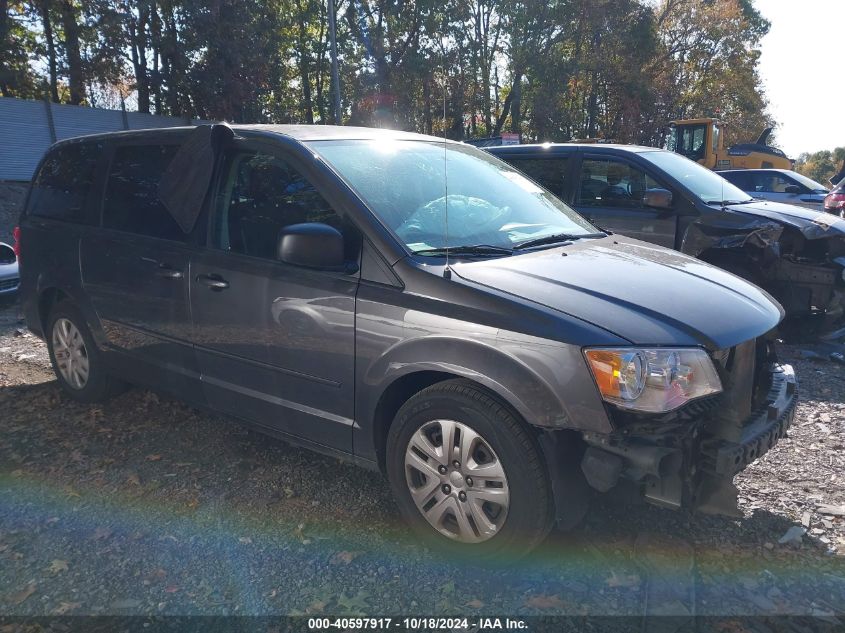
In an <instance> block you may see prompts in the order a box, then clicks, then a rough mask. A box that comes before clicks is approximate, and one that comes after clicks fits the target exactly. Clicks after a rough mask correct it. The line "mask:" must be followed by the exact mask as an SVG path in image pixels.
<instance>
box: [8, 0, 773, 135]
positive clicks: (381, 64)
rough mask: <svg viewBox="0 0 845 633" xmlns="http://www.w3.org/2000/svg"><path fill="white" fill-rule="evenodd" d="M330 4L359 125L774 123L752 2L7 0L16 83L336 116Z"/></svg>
mask: <svg viewBox="0 0 845 633" xmlns="http://www.w3.org/2000/svg"><path fill="white" fill-rule="evenodd" d="M329 1H334V2H336V8H337V42H338V51H339V58H340V74H341V92H342V94H341V98H342V105H343V113H344V114H343V119H344V121H343V122H344V123H348V124H358V125H377V126H389V127H397V128H404V129H413V130H418V131H421V132H427V133H435V134H444V133H445V134H447V135H448V136H450V137H453V138H467V137H477V136H487V135H496V134H499V133H501V132H504V131H513V132H519V133H521V134H522V136H523V138H524V139H525V140H541V141H545V140H550V141H561V140H568V139H572V138H583V137H599V138H609V139H615V140H618V141H622V142H639V143H650V144H654V143H658V142H660V141H661V140H662V135H663V133H664V131H665V129H666V126H667V124H668V122H669V121H670V120H672V119H677V118H691V117H698V116H718V117H719V118H722V119H723V120H726V121H727V122H728V123H730V124H731V128H730V130H731V133H732V134H733V135H734V138H733V139H729V140H741V141H749V140H753V138H755V137H756V135H757V134H759V132H760V131H761V129H762V128H763V127H764V126H766V125H768V124H770V123H771V121H770V118H769V116H768V115H767V113H766V99H765V96H764V94H763V91H762V89H761V86H760V80H759V77H758V75H757V65H758V59H759V52H758V51H757V48H756V47H757V46H758V45H759V42H760V39H761V38H762V37H763V36H764V35H765V34H766V33H767V32H768V29H769V24H768V22H766V20H765V19H764V18H763V17H762V16H761V15H760V14H759V12H758V11H757V10H756V9H755V7H754V5H753V3H752V0H660V1H659V2H657V3H655V2H654V1H653V0H445V1H440V0H267V1H260V0H239V1H238V2H234V1H233V0H212V2H200V1H199V0H31V1H29V2H9V0H0V9H3V15H4V16H5V20H4V22H2V24H0V56H2V58H0V61H2V66H0V68H2V75H0V88H2V91H3V94H8V95H13V96H24V97H38V96H43V95H44V94H49V95H50V96H51V98H52V99H54V100H56V101H68V100H71V99H77V100H83V101H84V102H85V103H88V104H92V105H104V106H107V107H108V106H110V107H116V105H117V106H119V104H120V101H121V99H126V100H127V102H128V105H129V107H130V108H133V107H135V108H137V109H139V110H141V111H149V112H158V113H162V114H169V115H178V116H194V117H200V118H205V119H223V120H229V121H234V122H306V123H312V122H316V123H327V122H333V116H332V114H331V112H332V107H331V87H330V86H331V82H330V74H329V73H330V63H329V52H328V51H329V44H328V25H327V10H328V5H327V2H329ZM77 50H78V53H75V51H77ZM80 91H82V92H83V93H84V94H82V96H81V97H80Z"/></svg>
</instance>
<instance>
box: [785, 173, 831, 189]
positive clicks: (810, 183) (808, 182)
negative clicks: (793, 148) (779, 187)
mask: <svg viewBox="0 0 845 633" xmlns="http://www.w3.org/2000/svg"><path fill="white" fill-rule="evenodd" d="M789 175H790V176H791V177H792V179H793V180H797V181H798V182H800V183H801V184H802V185H804V186H805V187H807V189H809V190H810V191H812V192H813V193H828V189H827V187H825V186H824V185H823V184H821V183H819V182H816V181H815V180H813V179H812V178H807V177H806V176H804V175H802V174H799V173H798V172H797V171H792V172H789Z"/></svg>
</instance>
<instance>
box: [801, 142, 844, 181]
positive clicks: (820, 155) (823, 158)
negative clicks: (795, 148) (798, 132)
mask: <svg viewBox="0 0 845 633" xmlns="http://www.w3.org/2000/svg"><path fill="white" fill-rule="evenodd" d="M843 168H845V147H837V148H836V149H835V150H833V151H832V152H831V151H829V150H822V151H820V152H814V153H812V154H811V153H809V152H804V153H803V154H801V155H800V156H799V157H798V158H797V159H796V161H795V171H797V172H798V173H799V174H804V175H805V176H807V178H812V179H813V180H815V181H816V182H820V183H821V184H823V185H829V184H830V179H831V177H832V176H834V175H835V174H838V173H839V172H840V170H842V169H843Z"/></svg>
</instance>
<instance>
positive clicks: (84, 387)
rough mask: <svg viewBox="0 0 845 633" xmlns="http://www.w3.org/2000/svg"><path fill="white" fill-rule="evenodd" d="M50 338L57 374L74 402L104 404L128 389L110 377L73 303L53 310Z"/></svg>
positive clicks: (49, 330) (62, 304)
mask: <svg viewBox="0 0 845 633" xmlns="http://www.w3.org/2000/svg"><path fill="white" fill-rule="evenodd" d="M46 338H47V349H48V351H49V353H50V362H51V363H52V365H53V371H54V372H55V374H56V377H57V378H58V380H59V384H60V385H61V386H62V388H63V389H64V390H65V392H66V393H67V394H68V395H69V396H70V397H71V398H73V399H74V400H78V401H79V402H101V401H103V400H106V399H108V398H110V397H111V396H114V395H116V394H117V393H119V392H120V391H123V389H125V385H124V383H122V382H121V381H119V380H117V379H115V378H114V377H113V376H111V375H109V374H108V372H107V368H106V367H105V364H104V363H103V359H102V355H101V354H100V351H99V350H98V349H97V345H96V344H95V343H94V337H93V336H92V335H91V330H90V329H89V328H88V324H87V323H86V322H85V318H84V317H83V316H82V314H81V313H80V312H79V310H78V309H77V308H76V307H74V306H73V305H71V304H70V303H66V302H63V303H59V304H58V305H56V307H55V308H54V309H53V310H52V312H51V313H50V317H49V320H48V323H47V336H46Z"/></svg>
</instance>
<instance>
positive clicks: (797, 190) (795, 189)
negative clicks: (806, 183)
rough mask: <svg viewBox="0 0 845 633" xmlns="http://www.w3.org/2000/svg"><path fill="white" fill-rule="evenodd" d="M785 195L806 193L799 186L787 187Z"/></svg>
mask: <svg viewBox="0 0 845 633" xmlns="http://www.w3.org/2000/svg"><path fill="white" fill-rule="evenodd" d="M783 191H784V193H804V192H803V191H802V190H801V187H800V186H799V185H786V188H785V189H784V190H783Z"/></svg>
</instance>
